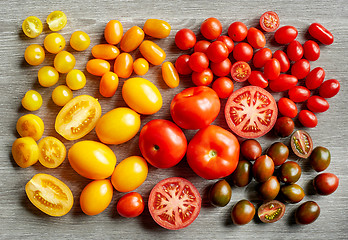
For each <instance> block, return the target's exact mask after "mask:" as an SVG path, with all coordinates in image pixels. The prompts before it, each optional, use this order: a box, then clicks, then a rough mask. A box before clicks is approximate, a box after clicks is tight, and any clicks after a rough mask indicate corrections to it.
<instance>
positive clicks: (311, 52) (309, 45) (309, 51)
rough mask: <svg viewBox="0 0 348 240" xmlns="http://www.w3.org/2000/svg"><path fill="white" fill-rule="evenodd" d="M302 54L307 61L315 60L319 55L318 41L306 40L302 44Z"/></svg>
mask: <svg viewBox="0 0 348 240" xmlns="http://www.w3.org/2000/svg"><path fill="white" fill-rule="evenodd" d="M303 55H304V57H305V58H306V59H307V60H308V61H316V60H318V58H319V57H320V47H319V45H318V43H316V42H314V41H312V40H308V41H306V42H305V43H304V44H303Z"/></svg>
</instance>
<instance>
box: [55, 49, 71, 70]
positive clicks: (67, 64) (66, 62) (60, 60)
mask: <svg viewBox="0 0 348 240" xmlns="http://www.w3.org/2000/svg"><path fill="white" fill-rule="evenodd" d="M75 63H76V59H75V57H74V55H72V54H71V53H69V52H67V51H61V52H59V53H58V54H57V55H56V56H55V58H54V62H53V65H54V67H55V69H56V70H57V71H58V72H60V73H67V72H70V71H71V70H72V69H73V68H74V67H75Z"/></svg>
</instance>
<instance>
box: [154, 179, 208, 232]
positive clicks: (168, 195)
mask: <svg viewBox="0 0 348 240" xmlns="http://www.w3.org/2000/svg"><path fill="white" fill-rule="evenodd" d="M201 203H202V199H201V196H200V194H199V192H198V190H197V189H196V188H195V186H194V185H193V184H192V183H191V182H190V181H188V180H186V179H184V178H179V177H171V178H167V179H164V180H162V181H160V182H159V183H157V184H156V186H155V187H154V188H153V189H152V190H151V192H150V195H149V201H148V207H149V212H150V214H151V216H152V218H153V220H154V221H155V222H156V223H157V224H158V225H160V226H161V227H164V228H167V229H170V230H177V229H182V228H185V227H187V226H189V225H190V224H191V223H192V222H193V221H194V220H195V219H196V218H197V216H198V214H199V212H200V210H201Z"/></svg>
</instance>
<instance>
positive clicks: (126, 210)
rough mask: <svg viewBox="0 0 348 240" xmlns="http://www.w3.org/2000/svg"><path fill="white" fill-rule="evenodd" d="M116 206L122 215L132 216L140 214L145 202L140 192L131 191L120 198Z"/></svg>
mask: <svg viewBox="0 0 348 240" xmlns="http://www.w3.org/2000/svg"><path fill="white" fill-rule="evenodd" d="M116 208H117V212H118V214H120V215H121V216H122V217H126V218H132V217H137V216H139V215H140V214H141V213H142V212H143V211H144V208H145V204H144V201H143V198H142V196H141V195H140V194H139V193H137V192H130V193H127V194H126V195H124V196H122V197H121V198H120V200H118V202H117V207H116Z"/></svg>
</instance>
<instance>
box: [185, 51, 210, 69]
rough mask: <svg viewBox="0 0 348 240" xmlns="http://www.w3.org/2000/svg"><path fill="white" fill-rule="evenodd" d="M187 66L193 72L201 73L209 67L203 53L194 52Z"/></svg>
mask: <svg viewBox="0 0 348 240" xmlns="http://www.w3.org/2000/svg"><path fill="white" fill-rule="evenodd" d="M189 66H190V68H191V69H192V71H194V72H202V71H203V70H205V69H207V68H208V67H209V59H208V57H207V55H205V53H202V52H195V53H193V54H192V55H191V56H190V60H189Z"/></svg>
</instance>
